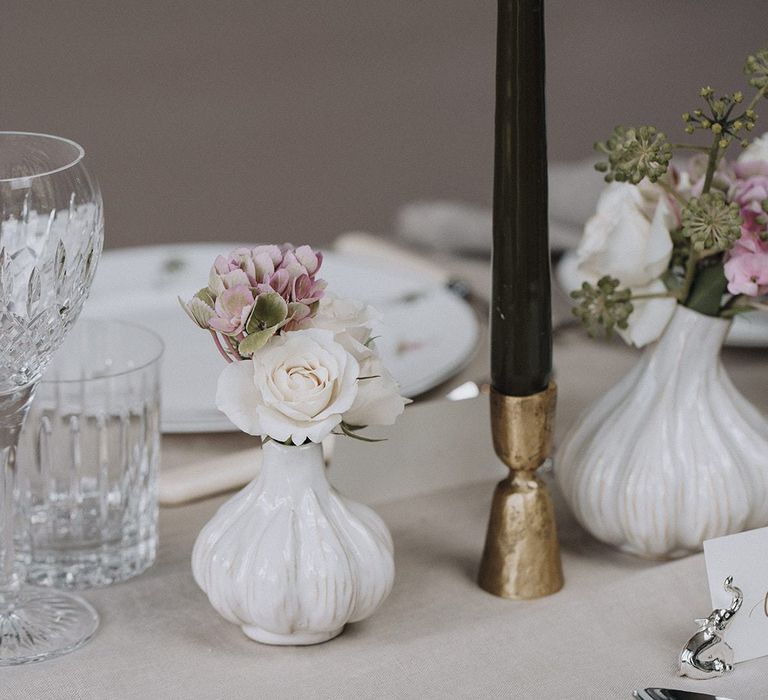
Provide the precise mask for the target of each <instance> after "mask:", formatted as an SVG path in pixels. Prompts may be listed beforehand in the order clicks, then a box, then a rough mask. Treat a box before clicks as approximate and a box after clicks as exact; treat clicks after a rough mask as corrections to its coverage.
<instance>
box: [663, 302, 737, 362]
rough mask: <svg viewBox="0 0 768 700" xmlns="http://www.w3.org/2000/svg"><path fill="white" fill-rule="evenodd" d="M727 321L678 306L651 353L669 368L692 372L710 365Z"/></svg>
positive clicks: (714, 358)
mask: <svg viewBox="0 0 768 700" xmlns="http://www.w3.org/2000/svg"><path fill="white" fill-rule="evenodd" d="M730 327H731V321H730V320H727V319H723V318H717V317H715V316H705V315H704V314H700V313H698V312H697V311H691V309H688V308H686V307H685V306H681V305H678V306H677V309H675V313H674V315H673V316H672V320H671V321H670V322H669V325H668V326H667V328H666V330H665V331H664V334H663V335H662V336H661V338H660V340H659V341H658V342H657V343H656V344H655V345H654V346H652V347H651V348H650V352H651V354H652V355H653V356H654V357H655V358H656V359H657V360H659V361H662V362H668V363H669V364H670V366H674V367H678V368H679V367H680V366H681V363H685V366H686V369H692V370H695V369H696V368H705V367H711V366H714V365H715V364H716V363H717V362H718V361H719V357H720V349H721V348H722V346H723V342H725V338H726V336H727V335H728V331H729V330H730Z"/></svg>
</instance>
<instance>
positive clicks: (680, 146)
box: [669, 143, 709, 153]
mask: <svg viewBox="0 0 768 700" xmlns="http://www.w3.org/2000/svg"><path fill="white" fill-rule="evenodd" d="M669 145H670V146H672V148H674V149H675V150H678V151H701V152H702V153H709V146H697V145H695V144H692V143H671V144H669Z"/></svg>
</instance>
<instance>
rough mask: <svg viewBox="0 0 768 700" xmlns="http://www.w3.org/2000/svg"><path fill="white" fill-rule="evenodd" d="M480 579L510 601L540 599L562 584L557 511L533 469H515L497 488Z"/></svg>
mask: <svg viewBox="0 0 768 700" xmlns="http://www.w3.org/2000/svg"><path fill="white" fill-rule="evenodd" d="M478 583H479V585H480V588H482V589H483V590H485V591H488V593H493V595H497V596H500V597H501V598H510V599H512V600H529V599H532V598H541V597H543V596H547V595H551V594H552V593H557V591H559V590H560V589H561V588H562V587H563V571H562V567H561V565H560V548H559V545H558V542H557V529H556V527H555V509H554V507H553V505H552V499H551V498H550V496H549V493H548V492H547V487H546V486H545V484H544V483H543V482H542V481H541V479H539V477H538V476H536V474H535V473H534V472H513V473H512V474H511V475H510V476H509V477H508V478H507V479H504V480H503V481H500V482H499V483H498V485H497V486H496V491H495V492H494V494H493V503H492V505H491V516H490V519H489V521H488V535H487V537H486V540H485V549H484V550H483V558H482V560H481V563H480V575H479V577H478Z"/></svg>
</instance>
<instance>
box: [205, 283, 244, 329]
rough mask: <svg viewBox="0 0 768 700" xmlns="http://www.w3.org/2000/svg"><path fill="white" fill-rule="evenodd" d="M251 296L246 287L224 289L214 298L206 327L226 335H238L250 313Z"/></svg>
mask: <svg viewBox="0 0 768 700" xmlns="http://www.w3.org/2000/svg"><path fill="white" fill-rule="evenodd" d="M254 301H255V300H254V298H253V294H252V293H251V290H250V288H249V287H248V286H247V285H238V286H236V287H232V288H231V289H225V290H224V291H223V292H222V293H221V294H219V296H218V297H216V305H215V307H214V311H215V312H216V315H215V316H213V317H212V318H211V319H210V321H208V325H209V326H210V327H211V328H212V329H213V330H215V331H219V332H220V333H226V334H227V335H239V334H240V333H242V332H243V328H244V327H245V322H246V321H247V320H248V315H249V314H250V313H251V308H252V307H253V302H254Z"/></svg>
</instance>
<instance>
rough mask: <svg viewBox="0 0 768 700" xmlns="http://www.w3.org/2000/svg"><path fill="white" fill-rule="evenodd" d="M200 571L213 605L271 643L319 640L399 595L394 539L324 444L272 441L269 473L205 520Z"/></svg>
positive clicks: (196, 564) (266, 452)
mask: <svg viewBox="0 0 768 700" xmlns="http://www.w3.org/2000/svg"><path fill="white" fill-rule="evenodd" d="M192 573H193V575H194V577H195V581H196V582H197V584H198V585H199V586H200V588H202V589H203V591H205V593H206V594H207V595H208V599H209V600H210V602H211V605H213V607H214V608H215V609H216V610H217V611H218V612H219V614H221V615H222V616H223V617H224V618H226V619H227V620H229V621H230V622H233V623H234V624H236V625H239V626H240V627H241V628H242V630H243V632H245V634H246V635H247V636H248V637H250V638H251V639H254V640H256V641H257V642H263V643H265V644H294V645H304V644H318V643H320V642H325V641H327V640H329V639H332V638H333V637H335V636H337V635H338V634H340V633H341V631H342V629H343V628H344V625H346V624H347V623H348V622H356V621H358V620H362V619H364V618H366V617H368V616H369V615H371V614H372V613H373V612H374V611H375V610H376V608H378V607H379V606H380V605H381V604H382V602H383V601H384V600H385V599H386V597H387V596H388V595H389V592H390V590H391V589H392V584H393V582H394V575H395V566H394V559H393V547H392V537H391V536H390V534H389V530H387V526H386V525H385V524H384V522H383V521H382V520H381V518H379V516H378V515H376V513H374V512H373V511H372V510H371V509H370V508H368V507H366V506H363V505H361V504H359V503H354V502H353V501H350V500H348V499H346V498H343V497H342V496H341V495H339V494H338V493H337V492H336V491H335V490H334V489H333V487H332V486H331V485H330V484H329V483H328V480H327V478H326V471H325V463H324V461H323V448H322V446H321V445H317V444H314V443H310V444H308V445H303V446H301V447H287V446H285V445H282V444H280V443H277V442H274V441H267V442H265V444H264V447H263V460H262V468H261V473H260V474H259V476H258V477H257V478H256V479H254V480H253V481H252V482H251V483H250V484H249V485H248V486H246V487H245V488H244V489H243V490H242V491H240V492H239V493H238V494H236V495H235V496H233V497H232V498H231V499H230V500H229V501H227V502H226V503H225V504H224V505H223V506H221V508H219V510H218V512H217V513H216V515H214V517H213V518H212V519H211V521H210V522H209V523H208V524H207V525H206V526H205V527H204V528H203V530H202V531H201V532H200V535H199V536H198V538H197V542H196V543H195V547H194V550H193V552H192Z"/></svg>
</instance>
